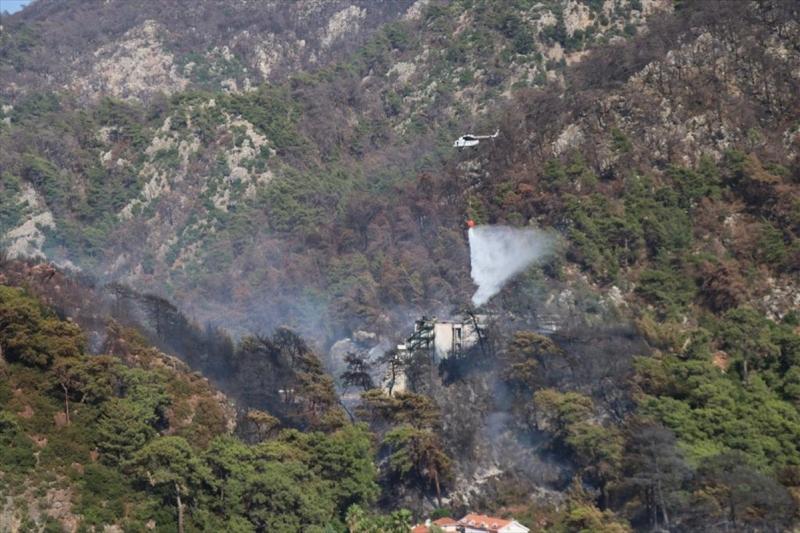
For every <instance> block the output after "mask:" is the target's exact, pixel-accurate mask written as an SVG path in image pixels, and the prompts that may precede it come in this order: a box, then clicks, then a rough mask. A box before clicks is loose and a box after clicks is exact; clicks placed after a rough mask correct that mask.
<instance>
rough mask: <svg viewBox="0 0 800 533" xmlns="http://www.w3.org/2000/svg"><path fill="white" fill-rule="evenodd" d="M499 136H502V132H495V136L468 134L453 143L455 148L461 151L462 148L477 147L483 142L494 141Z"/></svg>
mask: <svg viewBox="0 0 800 533" xmlns="http://www.w3.org/2000/svg"><path fill="white" fill-rule="evenodd" d="M498 135H500V130H497V131H496V132H494V135H472V134H469V133H468V134H467V135H462V136H461V137H459V138H458V139H456V142H454V143H453V148H458V149H459V150H460V149H462V148H469V147H472V146H477V145H478V143H480V142H481V141H482V140H485V139H494V138H495V137H497V136H498Z"/></svg>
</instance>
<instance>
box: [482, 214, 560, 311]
mask: <svg viewBox="0 0 800 533" xmlns="http://www.w3.org/2000/svg"><path fill="white" fill-rule="evenodd" d="M554 243H555V239H554V238H553V236H552V235H550V234H549V233H547V232H544V231H542V230H538V229H534V228H512V227H509V226H473V227H470V228H469V257H470V263H471V265H472V281H474V282H475V285H477V286H478V290H477V291H476V292H475V294H474V295H473V296H472V303H473V304H474V305H475V307H480V306H481V305H483V304H485V303H486V302H488V301H489V299H490V298H491V297H492V296H494V295H495V294H497V293H498V292H500V289H502V288H503V285H505V284H506V282H507V281H508V280H510V279H511V278H512V277H514V276H515V275H516V274H519V273H520V272H522V271H524V270H525V269H526V268H528V267H529V266H530V265H532V264H533V263H535V262H536V261H538V260H540V259H543V258H545V257H547V256H548V255H549V254H550V253H551V251H552V250H553V245H554Z"/></svg>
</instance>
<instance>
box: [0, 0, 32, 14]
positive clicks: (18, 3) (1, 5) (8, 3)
mask: <svg viewBox="0 0 800 533" xmlns="http://www.w3.org/2000/svg"><path fill="white" fill-rule="evenodd" d="M30 3H31V0H0V11H8V12H9V13H16V12H17V11H19V10H20V9H22V8H23V7H25V6H26V5H28V4H30Z"/></svg>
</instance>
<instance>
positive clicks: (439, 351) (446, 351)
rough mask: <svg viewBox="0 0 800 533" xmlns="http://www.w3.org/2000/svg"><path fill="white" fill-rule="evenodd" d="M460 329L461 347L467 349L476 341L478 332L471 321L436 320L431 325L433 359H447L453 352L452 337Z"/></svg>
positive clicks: (455, 336) (455, 335)
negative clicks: (432, 325)
mask: <svg viewBox="0 0 800 533" xmlns="http://www.w3.org/2000/svg"><path fill="white" fill-rule="evenodd" d="M459 330H460V331H461V349H462V350H467V349H469V348H471V347H472V346H474V345H475V344H477V343H478V340H479V338H478V333H477V331H475V326H474V325H473V324H472V323H471V322H464V323H461V322H437V323H436V324H435V325H434V327H433V333H434V339H433V351H434V359H435V360H436V361H440V360H442V359H447V358H448V357H450V356H451V355H452V353H453V339H454V338H457V337H458V331H459Z"/></svg>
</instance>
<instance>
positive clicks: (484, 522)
mask: <svg viewBox="0 0 800 533" xmlns="http://www.w3.org/2000/svg"><path fill="white" fill-rule="evenodd" d="M510 523H511V520H506V519H504V518H497V517H495V516H486V515H485V514H477V513H469V514H468V515H466V516H465V517H464V518H462V519H461V520H459V521H458V524H459V525H462V526H470V527H473V528H477V529H485V530H486V531H497V530H498V529H500V528H503V527H505V526H507V525H508V524H510Z"/></svg>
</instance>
